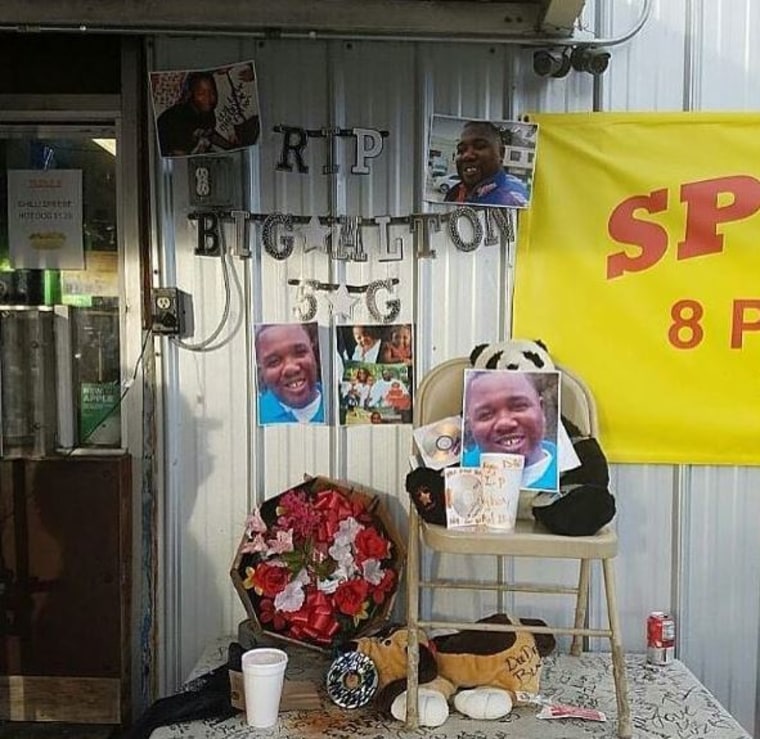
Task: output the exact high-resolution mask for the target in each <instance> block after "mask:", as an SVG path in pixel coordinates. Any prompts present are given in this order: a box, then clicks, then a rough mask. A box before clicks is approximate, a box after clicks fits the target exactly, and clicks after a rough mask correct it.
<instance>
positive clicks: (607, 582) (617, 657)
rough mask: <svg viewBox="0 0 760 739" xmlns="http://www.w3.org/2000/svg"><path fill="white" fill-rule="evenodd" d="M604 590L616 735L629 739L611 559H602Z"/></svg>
mask: <svg viewBox="0 0 760 739" xmlns="http://www.w3.org/2000/svg"><path fill="white" fill-rule="evenodd" d="M602 568H603V571H604V590H605V592H606V593H607V618H608V620H609V624H610V631H611V632H612V633H611V634H610V644H611V646H612V677H613V679H614V680H615V696H616V698H617V709H618V737H620V739H630V737H631V735H632V732H633V730H632V727H631V709H630V706H629V705H628V678H627V677H626V674H625V655H624V654H623V644H622V641H621V639H620V623H619V621H618V610H617V595H616V592H615V569H614V564H613V561H612V560H611V559H604V560H602Z"/></svg>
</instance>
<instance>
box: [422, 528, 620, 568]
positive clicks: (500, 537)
mask: <svg viewBox="0 0 760 739" xmlns="http://www.w3.org/2000/svg"><path fill="white" fill-rule="evenodd" d="M420 529H421V532H422V536H423V539H424V541H425V544H426V545H427V546H428V547H430V548H431V549H434V550H436V551H438V552H451V553H456V554H495V555H499V556H508V557H549V558H555V557H556V558H557V559H611V558H612V557H614V556H615V555H616V554H617V550H618V538H617V534H616V533H615V531H614V530H613V529H612V528H610V527H609V526H604V527H602V528H601V529H600V530H599V531H597V533H596V534H593V535H592V536H559V535H558V534H552V533H550V532H549V531H548V530H547V529H546V528H544V527H543V526H542V525H541V524H540V523H537V522H535V521H530V520H522V519H518V521H517V525H516V526H515V530H514V531H510V532H507V531H494V530H489V529H477V530H476V529H447V528H446V527H445V526H436V525H435V524H429V523H424V522H422V521H421V522H420Z"/></svg>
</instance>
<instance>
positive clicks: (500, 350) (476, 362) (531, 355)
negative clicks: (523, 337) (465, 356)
mask: <svg viewBox="0 0 760 739" xmlns="http://www.w3.org/2000/svg"><path fill="white" fill-rule="evenodd" d="M510 342H511V340H507V341H506V342H499V343H495V344H478V345H477V346H476V347H475V348H474V349H473V350H472V351H471V352H470V365H471V366H473V367H480V368H481V369H499V368H500V364H499V363H500V362H501V361H502V357H503V356H504V348H505V347H506V346H507V345H509V344H510ZM520 343H523V344H527V345H530V344H531V343H532V344H535V345H536V346H537V347H539V348H540V349H542V350H543V351H544V352H545V353H546V354H547V355H548V354H549V350H548V349H547V348H546V344H544V342H543V341H541V339H533V341H532V342H528V341H525V342H520ZM489 352H493V354H489ZM521 353H522V355H523V357H525V359H526V360H528V362H530V363H531V364H532V365H533V366H534V367H536V368H538V369H543V368H544V367H545V366H546V362H545V361H544V358H543V357H542V356H541V354H540V353H539V352H533V351H530V349H524V350H522V352H521ZM522 366H524V365H522V364H520V363H517V362H509V364H505V365H503V366H501V369H508V370H519V369H520V368H521V367H522Z"/></svg>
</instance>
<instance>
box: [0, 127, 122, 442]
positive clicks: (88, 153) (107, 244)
mask: <svg viewBox="0 0 760 739" xmlns="http://www.w3.org/2000/svg"><path fill="white" fill-rule="evenodd" d="M115 144H116V140H115V137H114V130H113V127H106V126H103V127H100V126H98V127H87V128H86V129H83V128H81V127H78V128H73V127H63V126H58V127H55V128H51V129H50V130H49V132H48V131H44V132H41V131H40V130H39V129H37V130H35V131H25V130H23V129H14V130H11V129H7V130H4V128H3V127H0V164H1V165H2V166H0V335H2V324H3V322H5V323H6V324H8V325H10V326H11V327H15V326H17V325H26V324H24V323H21V324H19V321H18V320H17V319H18V316H19V315H20V313H23V314H31V315H34V316H37V315H39V316H42V315H43V314H44V315H45V316H46V317H47V315H48V314H49V313H50V312H51V311H52V312H54V313H55V316H56V319H55V322H54V330H55V337H54V340H53V341H50V342H45V345H44V346H41V347H37V346H36V345H35V347H34V348H35V349H36V350H39V352H41V353H42V355H43V357H42V358H38V359H37V360H36V362H37V364H38V365H43V366H50V363H51V362H53V366H54V367H55V379H56V381H55V382H52V383H51V382H50V381H49V380H50V378H49V377H48V378H47V382H45V383H44V386H42V387H40V386H39V385H40V379H39V378H40V376H41V374H40V373H39V372H32V371H30V370H31V367H25V366H24V364H25V362H27V363H28V361H29V360H28V359H25V355H26V354H29V355H30V356H32V354H33V352H24V349H25V348H27V347H25V346H21V345H20V344H19V341H18V340H16V341H15V342H6V343H4V344H3V345H2V355H1V356H0V360H1V361H0V380H1V381H2V416H3V418H2V421H3V423H2V430H3V436H2V440H3V455H4V456H39V455H40V454H41V453H42V454H47V453H50V452H52V451H54V450H53V449H51V448H50V446H51V444H52V445H53V446H54V447H55V448H59V447H60V446H62V445H63V446H64V447H72V446H76V447H93V446H103V447H120V446H121V420H120V412H119V411H120V399H121V398H120V394H121V388H120V369H119V368H120V351H119V348H120V347H119V310H120V300H119V289H120V288H119V285H120V280H119V258H118V256H119V255H118V245H117V244H118V242H117V232H116V228H117V223H116V212H117V207H116V145H115ZM11 318H14V320H11ZM32 324H34V321H32ZM16 333H18V332H16ZM15 335H16V334H14V336H15ZM22 336H23V334H22ZM32 343H34V342H32ZM22 344H23V340H22ZM20 352H23V353H22V354H21V356H19V353H20ZM51 396H52V397H51ZM19 398H25V399H27V401H26V402H24V403H19V402H18V399H19ZM51 404H52V407H54V408H57V412H56V413H55V414H54V416H56V417H54V418H50V412H49V409H50V408H51ZM51 424H54V426H55V433H53V434H51V428H50V426H51ZM51 439H52V440H54V441H51Z"/></svg>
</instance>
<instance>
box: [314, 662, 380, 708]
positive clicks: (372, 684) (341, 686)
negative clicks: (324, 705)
mask: <svg viewBox="0 0 760 739" xmlns="http://www.w3.org/2000/svg"><path fill="white" fill-rule="evenodd" d="M326 687H327V695H328V696H330V700H332V702H333V703H335V704H336V705H338V706H340V707H341V708H359V707H360V706H365V705H367V703H369V702H370V701H371V700H372V698H373V697H374V695H375V693H376V692H377V669H376V668H375V663H374V662H373V661H372V660H371V659H370V658H369V657H368V656H367V655H366V654H362V653H361V652H344V653H343V654H341V655H339V656H338V657H336V658H335V659H334V660H333V662H332V664H331V665H330V669H329V670H328V671H327V678H326Z"/></svg>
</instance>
